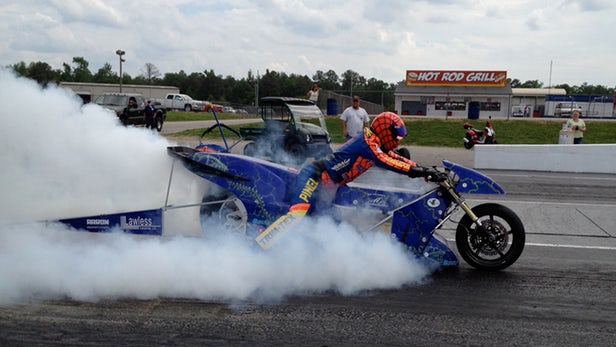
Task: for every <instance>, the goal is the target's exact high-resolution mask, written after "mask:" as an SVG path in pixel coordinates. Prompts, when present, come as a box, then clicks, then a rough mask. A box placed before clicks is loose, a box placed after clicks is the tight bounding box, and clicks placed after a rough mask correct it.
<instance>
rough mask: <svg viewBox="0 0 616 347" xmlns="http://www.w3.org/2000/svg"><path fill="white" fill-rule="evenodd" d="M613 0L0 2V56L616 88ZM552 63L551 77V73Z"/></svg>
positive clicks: (133, 71) (139, 68) (2, 59)
mask: <svg viewBox="0 0 616 347" xmlns="http://www.w3.org/2000/svg"><path fill="white" fill-rule="evenodd" d="M614 18H616V2H614V1H613V0H547V1H538V0H509V1H500V0H498V1H496V0H483V1H472V0H425V1H421V0H420V1H416V0H354V1H332V0H311V1H303V0H259V1H256V0H255V1H250V0H224V1H216V0H164V1H162V0H150V1H147V2H146V1H119V0H105V1H100V0H48V1H40V0H39V1H34V0H19V1H7V0H0V64H2V66H6V65H12V64H15V63H18V62H20V61H24V62H26V63H30V62H33V61H43V62H47V63H49V64H50V65H51V66H52V67H53V68H54V69H59V68H61V67H62V63H72V58H73V57H75V56H80V57H83V58H85V59H86V60H87V61H88V62H89V63H90V66H89V67H90V70H91V71H92V72H93V73H95V72H96V71H97V70H98V69H99V68H101V67H102V66H103V65H104V64H105V63H110V64H111V65H112V68H113V70H114V71H116V72H117V71H118V70H119V61H118V60H119V59H118V56H117V55H116V54H115V51H116V50H117V49H122V50H124V51H125V52H126V55H125V59H126V62H125V63H124V64H123V70H124V71H125V72H126V73H128V74H130V75H131V76H133V77H136V76H138V75H140V74H143V72H144V65H145V64H146V63H152V64H154V65H155V66H156V67H157V68H158V69H159V71H160V72H161V73H162V74H164V73H167V72H179V71H180V70H184V72H186V73H189V74H190V73H192V72H203V71H205V70H213V71H214V72H215V73H216V74H217V75H222V76H227V75H231V76H233V77H235V78H243V77H246V76H247V74H248V71H249V70H252V71H253V72H254V73H256V72H257V71H258V72H259V73H261V74H263V73H264V72H265V71H266V70H273V71H277V72H285V73H287V74H291V73H294V74H300V75H307V76H309V77H312V76H313V75H314V73H315V72H316V71H317V70H321V71H324V72H325V71H328V70H333V71H335V72H336V73H337V74H338V75H340V74H342V73H343V72H344V71H346V70H348V69H351V70H353V71H356V72H358V73H359V74H360V75H362V76H364V77H366V78H376V79H379V80H383V81H386V82H391V83H394V82H398V81H402V80H403V79H404V75H405V70H407V69H441V70H450V69H464V70H506V71H507V72H508V77H509V78H517V79H519V80H521V81H522V82H524V81H527V80H539V81H541V82H543V83H544V85H545V86H546V87H547V86H548V85H549V84H552V85H555V84H562V83H568V84H570V85H580V84H582V83H584V82H587V83H589V84H592V85H604V86H608V87H613V86H614V85H615V84H616V81H615V80H616V64H615V63H614V61H615V58H616V44H615V39H614V35H613V23H614V20H615V19H614ZM550 66H552V68H551V73H550Z"/></svg>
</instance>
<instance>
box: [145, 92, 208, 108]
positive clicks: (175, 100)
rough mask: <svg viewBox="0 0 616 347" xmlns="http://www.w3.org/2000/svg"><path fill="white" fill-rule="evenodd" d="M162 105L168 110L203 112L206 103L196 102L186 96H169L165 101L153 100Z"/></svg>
mask: <svg viewBox="0 0 616 347" xmlns="http://www.w3.org/2000/svg"><path fill="white" fill-rule="evenodd" d="M152 101H154V102H157V103H160V105H161V106H162V107H164V108H165V109H167V110H181V111H186V112H191V111H194V112H202V111H204V110H205V105H206V103H205V102H203V101H200V100H195V99H193V98H191V97H190V96H188V95H186V94H167V95H166V96H165V98H164V99H152Z"/></svg>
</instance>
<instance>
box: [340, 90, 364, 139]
mask: <svg viewBox="0 0 616 347" xmlns="http://www.w3.org/2000/svg"><path fill="white" fill-rule="evenodd" d="M340 121H341V122H342V134H343V135H344V139H345V140H348V139H350V138H351V137H353V136H355V135H357V134H359V133H361V132H362V131H363V130H364V127H367V126H368V123H369V122H370V117H368V112H366V110H365V109H363V108H362V107H359V96H357V95H354V96H353V105H352V106H349V107H347V108H346V109H345V110H344V112H342V115H340Z"/></svg>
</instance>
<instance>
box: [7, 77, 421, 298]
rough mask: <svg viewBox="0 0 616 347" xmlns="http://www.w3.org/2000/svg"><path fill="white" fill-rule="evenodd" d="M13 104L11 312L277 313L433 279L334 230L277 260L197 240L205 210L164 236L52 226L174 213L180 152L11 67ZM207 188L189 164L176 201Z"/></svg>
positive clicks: (399, 254)
mask: <svg viewBox="0 0 616 347" xmlns="http://www.w3.org/2000/svg"><path fill="white" fill-rule="evenodd" d="M0 105H2V111H0V121H1V122H0V124H2V127H0V159H1V161H2V170H1V171H0V191H2V195H1V197H0V264H2V266H0V304H12V303H16V302H21V301H24V300H42V299H47V298H64V297H69V298H73V299H77V300H87V301H96V300H100V299H103V298H118V299H119V298H140V299H150V298H157V297H182V298H198V299H204V300H224V301H230V302H233V301H238V300H240V301H241V300H255V301H267V302H271V301H279V300H283V299H284V298H285V297H288V296H290V295H302V294H313V293H319V292H325V291H330V290H334V291H336V292H338V293H341V294H344V295H349V294H354V293H357V292H360V291H365V290H373V289H383V288H399V287H401V286H403V285H406V284H413V283H419V282H421V281H423V280H424V279H425V278H426V276H427V275H428V273H429V272H428V270H427V269H426V268H425V267H423V266H421V265H418V264H417V263H416V262H415V261H413V260H412V259H410V257H409V256H408V254H407V253H406V252H405V251H404V250H403V247H402V246H401V245H400V244H399V243H397V242H396V241H395V240H392V239H391V238H390V237H389V236H388V235H386V234H384V233H358V232H357V231H355V230H354V229H353V228H352V227H351V226H349V225H345V224H343V225H335V224H334V223H333V222H331V221H328V220H327V219H322V220H315V221H311V222H310V223H305V224H310V228H309V230H303V229H304V228H298V229H297V230H292V231H291V232H289V234H290V235H289V236H288V237H285V238H284V239H283V240H282V242H281V243H280V246H278V245H276V247H273V249H270V250H268V251H267V252H265V251H262V250H260V248H258V246H256V245H255V243H254V242H252V241H250V240H246V239H243V238H240V237H237V236H235V235H228V234H225V233H222V232H220V233H211V232H208V233H204V234H201V233H200V232H199V231H197V232H196V233H195V232H194V230H192V229H194V227H195V224H197V227H198V223H199V221H198V219H199V218H198V213H195V209H192V210H191V209H187V210H186V211H185V212H184V213H183V212H180V210H175V211H173V212H169V213H168V214H169V216H168V215H167V214H166V215H165V236H164V237H141V236H131V235H126V234H122V233H119V232H118V233H108V234H94V233H87V232H77V231H74V230H70V229H69V228H68V227H66V226H64V225H63V224H59V223H45V222H42V221H46V220H55V219H60V218H71V217H79V216H88V215H96V214H104V213H114V212H120V211H135V210H143V209H150V208H159V207H162V206H163V205H164V203H165V199H166V196H167V183H168V181H169V173H170V169H171V165H172V160H171V158H170V157H169V156H168V155H167V153H166V147H167V146H169V145H173V143H170V142H168V141H167V140H165V139H164V138H163V137H161V136H160V135H159V134H157V133H153V132H151V131H149V130H146V129H144V128H135V127H123V126H121V125H120V124H119V122H118V120H117V119H116V117H115V116H114V115H113V114H111V113H109V112H107V111H105V110H103V109H101V108H100V107H98V106H96V105H86V106H82V105H81V101H80V99H79V98H78V97H77V96H76V95H74V94H73V93H72V92H70V91H68V90H65V89H63V88H59V87H56V86H51V87H48V88H44V89H43V88H41V87H39V86H38V85H37V84H36V83H35V82H33V81H30V80H27V79H23V78H17V77H15V76H14V75H13V74H12V73H11V72H9V71H6V70H2V69H0ZM205 189H206V188H205V185H204V183H203V180H201V179H200V178H198V177H196V176H194V175H192V174H190V173H187V172H186V170H184V171H182V168H181V166H180V165H176V166H175V170H174V176H173V181H172V186H171V190H170V194H169V203H171V204H180V205H181V204H190V203H195V202H199V201H200V199H201V197H202V195H203V192H204V191H205ZM197 210H198V209H197ZM197 212H198V211H197ZM189 229H190V230H189ZM306 229H307V228H306ZM212 235H218V236H212Z"/></svg>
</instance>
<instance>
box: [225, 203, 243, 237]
mask: <svg viewBox="0 0 616 347" xmlns="http://www.w3.org/2000/svg"><path fill="white" fill-rule="evenodd" d="M218 219H219V221H220V222H221V223H222V225H223V226H224V227H225V229H226V230H228V231H230V232H234V233H238V234H240V235H244V236H246V226H247V225H248V212H247V211H246V207H244V204H243V203H242V201H241V200H240V199H238V198H236V197H230V198H228V199H227V200H225V202H224V203H223V204H222V206H220V209H219V210H218Z"/></svg>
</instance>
